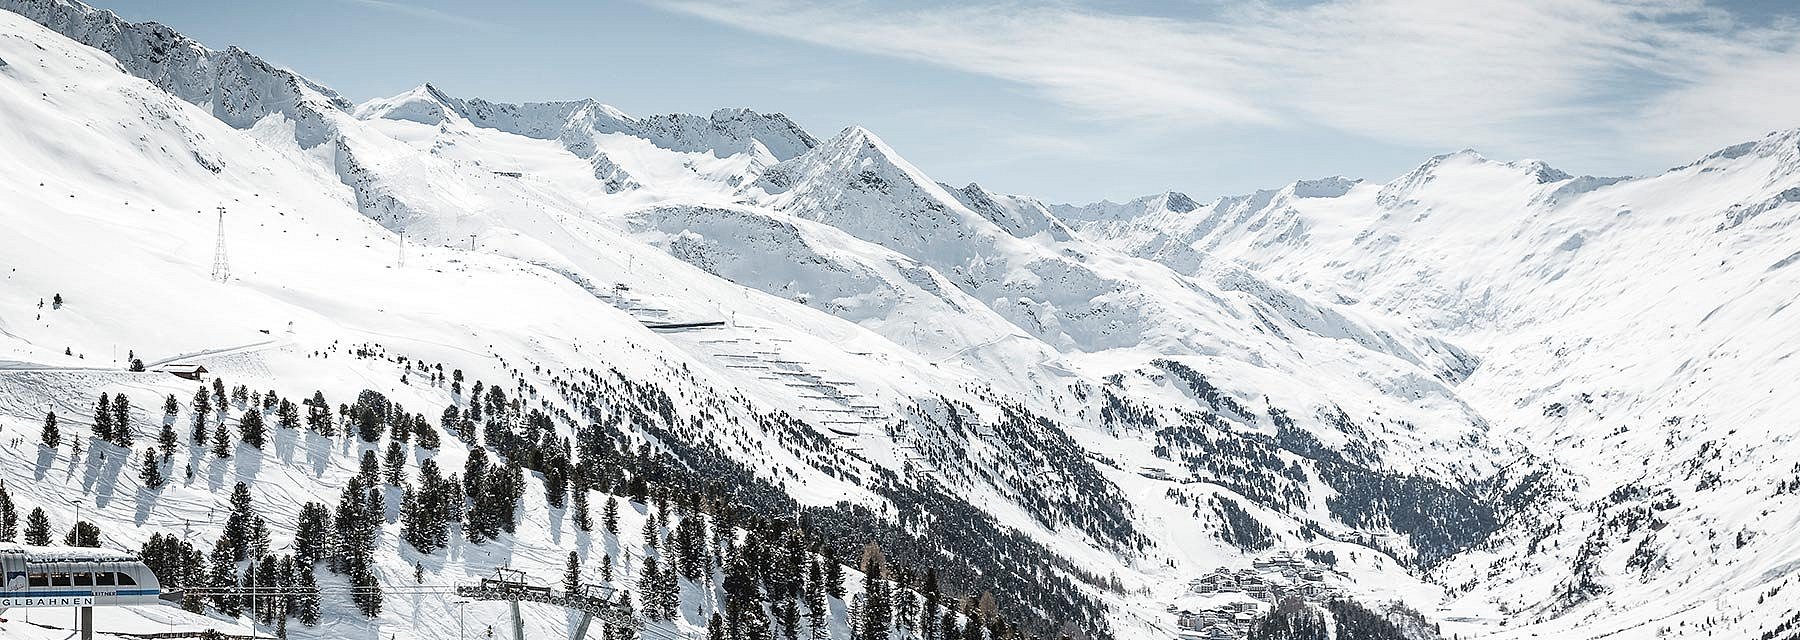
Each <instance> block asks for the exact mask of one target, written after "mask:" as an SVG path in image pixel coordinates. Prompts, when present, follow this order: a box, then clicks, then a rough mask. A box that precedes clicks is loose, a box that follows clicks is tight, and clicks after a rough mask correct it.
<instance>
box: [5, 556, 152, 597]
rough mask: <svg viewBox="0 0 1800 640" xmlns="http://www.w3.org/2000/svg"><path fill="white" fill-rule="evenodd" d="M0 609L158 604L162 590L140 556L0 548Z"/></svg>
mask: <svg viewBox="0 0 1800 640" xmlns="http://www.w3.org/2000/svg"><path fill="white" fill-rule="evenodd" d="M0 575H4V576H5V586H4V587H0V609H10V608H15V607H84V608H85V607H104V606H133V605H148V604H158V603H159V598H161V596H162V586H161V584H160V583H158V582H157V580H156V574H154V573H151V571H150V567H148V566H145V565H144V563H143V561H141V560H139V559H138V558H137V556H134V555H131V554H127V553H121V552H118V551H107V550H105V549H91V548H86V547H32V546H26V545H19V544H0Z"/></svg>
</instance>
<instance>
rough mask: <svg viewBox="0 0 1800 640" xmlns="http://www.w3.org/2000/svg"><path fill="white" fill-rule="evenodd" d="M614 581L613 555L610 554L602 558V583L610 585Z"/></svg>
mask: <svg viewBox="0 0 1800 640" xmlns="http://www.w3.org/2000/svg"><path fill="white" fill-rule="evenodd" d="M612 579H613V561H612V554H610V553H608V554H606V555H603V556H600V581H601V582H607V583H610V582H612Z"/></svg>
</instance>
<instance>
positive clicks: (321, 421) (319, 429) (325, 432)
mask: <svg viewBox="0 0 1800 640" xmlns="http://www.w3.org/2000/svg"><path fill="white" fill-rule="evenodd" d="M305 404H306V428H308V429H312V430H313V432H314V433H317V434H319V435H322V436H330V435H333V433H332V432H333V429H332V427H331V403H329V402H326V401H325V393H324V392H322V391H314V392H313V395H312V398H311V399H310V400H306V401H305Z"/></svg>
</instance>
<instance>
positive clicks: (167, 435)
mask: <svg viewBox="0 0 1800 640" xmlns="http://www.w3.org/2000/svg"><path fill="white" fill-rule="evenodd" d="M156 444H157V445H158V446H160V447H162V454H163V457H164V458H167V457H169V456H172V455H174V454H175V445H177V444H181V437H180V436H177V435H175V427H174V425H173V424H171V423H168V422H164V423H163V425H162V431H161V432H160V433H157V434H156Z"/></svg>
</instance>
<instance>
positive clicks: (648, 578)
mask: <svg viewBox="0 0 1800 640" xmlns="http://www.w3.org/2000/svg"><path fill="white" fill-rule="evenodd" d="M662 582H663V577H662V569H660V568H659V567H658V566H657V562H656V556H650V557H647V558H644V568H643V569H642V570H641V571H640V572H639V574H638V593H641V594H643V596H644V615H646V616H649V617H650V619H652V620H668V619H670V618H672V617H674V614H673V613H672V612H664V611H663V610H662V607H661V606H660V601H661V598H658V597H657V596H656V593H657V592H658V591H660V590H661V588H662Z"/></svg>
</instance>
